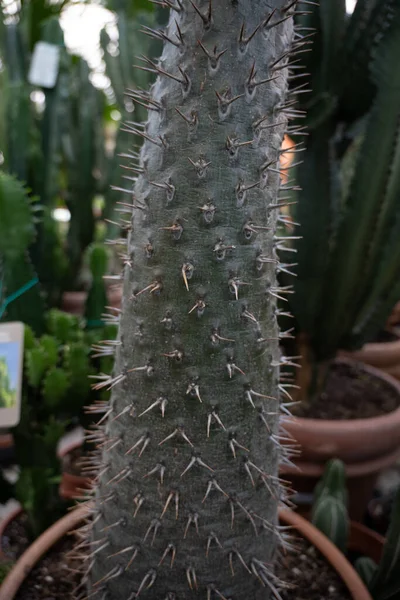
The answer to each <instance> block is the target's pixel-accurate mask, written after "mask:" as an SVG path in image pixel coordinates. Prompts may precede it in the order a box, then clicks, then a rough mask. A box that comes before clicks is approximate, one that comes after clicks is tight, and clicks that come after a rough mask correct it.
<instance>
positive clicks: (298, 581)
mask: <svg viewBox="0 0 400 600" xmlns="http://www.w3.org/2000/svg"><path fill="white" fill-rule="evenodd" d="M295 547H296V548H295V550H294V551H292V552H288V553H287V554H286V555H285V556H284V558H283V560H282V561H279V564H278V566H277V568H276V571H275V573H276V575H277V576H278V577H279V579H280V580H281V581H284V582H285V583H286V584H288V585H289V586H290V587H289V588H287V589H285V588H283V589H281V588H280V587H279V593H280V595H281V597H282V600H351V594H350V592H349V591H348V589H347V587H346V586H345V584H344V583H343V581H342V580H341V579H340V576H339V575H338V574H337V572H336V571H335V570H334V569H333V567H331V565H330V564H329V563H328V562H327V560H326V559H325V558H324V557H323V556H322V554H321V553H320V552H319V551H318V550H317V549H316V548H314V546H312V545H311V544H309V543H308V542H307V541H306V540H304V539H303V538H295Z"/></svg>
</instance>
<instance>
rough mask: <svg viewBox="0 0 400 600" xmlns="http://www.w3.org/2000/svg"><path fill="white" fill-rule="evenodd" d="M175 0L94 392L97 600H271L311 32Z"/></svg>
mask: <svg viewBox="0 0 400 600" xmlns="http://www.w3.org/2000/svg"><path fill="white" fill-rule="evenodd" d="M165 4H166V5H168V6H169V7H171V15H170V20H169V23H168V26H167V28H166V29H165V34H164V36H163V37H164V41H165V44H164V49H163V53H162V56H161V59H160V60H159V61H158V62H154V61H152V60H151V59H146V58H143V59H142V61H141V62H142V65H143V68H144V69H146V70H147V69H148V70H150V71H151V72H152V73H154V74H156V75H157V74H158V78H157V80H156V82H155V84H154V86H153V87H152V88H151V91H150V92H149V93H145V92H142V95H143V97H145V98H146V102H145V103H146V104H147V105H148V106H149V107H150V111H149V116H148V120H147V123H146V124H145V125H144V126H143V127H142V126H141V125H136V124H135V125H129V127H130V128H131V129H132V133H134V134H135V135H139V136H142V137H143V138H144V139H145V141H144V145H143V147H142V152H141V159H140V165H139V166H137V165H136V163H135V159H134V157H133V156H132V158H131V160H132V162H131V164H130V165H129V166H130V167H131V168H132V171H131V173H132V176H133V179H135V178H136V176H138V180H137V183H136V185H135V188H134V191H133V192H131V191H130V190H128V198H127V200H126V203H125V207H126V209H127V210H132V212H133V217H132V221H128V220H127V217H124V219H123V221H122V225H123V226H125V228H126V229H128V230H129V232H130V233H129V241H128V247H127V250H126V255H125V269H124V296H123V310H122V315H121V324H120V332H119V338H118V343H117V346H116V362H115V367H114V372H113V374H112V375H110V376H108V377H106V376H104V377H103V376H101V377H100V378H99V382H98V384H96V385H95V386H94V387H95V389H98V390H101V389H104V388H107V389H110V388H113V395H112V399H111V404H110V407H109V409H107V410H108V414H109V418H108V421H107V422H106V425H105V429H104V432H102V431H101V430H99V431H98V439H99V441H101V447H102V449H103V450H102V461H103V466H101V467H100V468H101V473H99V475H98V478H97V481H98V485H97V487H96V489H95V506H94V507H93V513H94V519H93V522H92V529H91V530H92V533H91V542H92V548H93V553H89V555H87V556H85V558H86V559H87V565H88V573H87V578H88V580H89V592H88V595H89V596H91V595H92V594H93V595H95V594H97V593H100V594H101V593H105V594H106V595H107V596H109V597H110V598H113V599H115V598H128V597H138V596H140V595H141V594H142V592H143V594H144V593H145V595H146V598H149V599H151V598H157V599H160V598H169V599H172V598H185V597H188V594H189V593H190V590H192V591H194V592H195V593H196V590H199V593H200V591H201V593H202V594H203V595H204V597H207V598H210V599H214V598H215V599H216V598H218V597H219V598H227V597H233V598H236V599H237V600H242V599H243V600H245V599H248V598H252V599H254V600H258V599H261V598H263V599H265V598H268V597H270V596H271V595H275V596H276V594H277V586H279V582H278V581H277V579H276V578H275V576H274V573H273V560H274V558H275V555H276V549H277V547H278V546H281V545H282V544H283V545H285V544H286V543H287V540H286V537H285V534H284V533H283V532H282V531H281V529H280V527H279V525H278V523H277V507H278V504H279V502H281V503H285V500H286V499H287V493H288V490H287V489H286V488H285V487H284V486H282V485H281V482H280V480H279V477H278V463H279V459H282V460H284V459H285V458H286V452H287V448H286V447H285V446H281V445H280V443H279V440H280V439H281V435H282V430H281V425H282V422H281V421H280V404H279V396H280V393H282V394H284V395H285V394H286V392H287V390H286V387H285V383H284V382H282V383H279V366H280V354H279V346H278V339H279V329H278V325H277V308H276V298H277V297H279V296H280V295H281V292H282V293H285V291H286V290H285V289H282V290H281V289H280V288H279V286H278V285H277V283H276V268H277V266H279V264H280V263H279V259H278V256H277V250H278V249H279V238H276V237H275V235H274V234H275V227H276V220H277V217H278V211H279V208H280V207H281V206H282V205H284V204H285V200H281V199H280V173H279V158H280V148H281V143H282V139H283V134H284V131H285V125H286V123H287V118H288V116H290V113H291V107H292V102H291V100H290V99H289V100H288V98H287V83H288V76H289V67H288V61H289V62H290V60H291V59H290V56H291V52H296V50H297V49H298V48H299V47H301V46H302V37H301V33H300V32H297V34H296V35H297V40H296V43H295V45H294V48H293V47H292V46H291V43H292V35H293V24H292V18H293V13H294V10H295V5H296V2H293V1H287V0H274V1H272V2H270V3H269V7H267V5H266V4H265V3H264V2H261V1H259V2H252V3H249V2H248V1H247V0H236V1H235V2H232V1H231V0H214V1H213V2H211V1H205V0H202V1H201V2H200V3H198V4H194V3H193V4H192V3H189V2H182V1H181V0H178V1H175V2H168V3H165ZM133 52H134V51H132V55H133ZM131 60H132V58H131ZM136 95H137V96H138V95H139V92H138V93H137V94H136ZM283 187H285V186H283ZM284 191H285V190H284ZM103 349H104V352H106V351H107V350H108V349H109V348H108V346H107V345H104V347H103ZM285 409H286V407H285V406H284V407H283V408H282V410H285ZM103 421H104V419H103ZM105 500H107V501H105ZM86 530H87V528H86ZM234 573H235V574H236V577H233V576H232V575H233V574H234Z"/></svg>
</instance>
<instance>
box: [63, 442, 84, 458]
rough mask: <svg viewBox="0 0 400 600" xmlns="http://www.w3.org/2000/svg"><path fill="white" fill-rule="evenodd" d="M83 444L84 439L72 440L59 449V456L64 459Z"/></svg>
mask: <svg viewBox="0 0 400 600" xmlns="http://www.w3.org/2000/svg"><path fill="white" fill-rule="evenodd" d="M81 446H83V440H75V441H71V442H70V443H69V444H66V445H65V448H62V450H57V457H58V458H60V459H63V458H65V457H66V456H67V454H69V453H70V452H73V451H74V450H77V449H78V448H80V447H81Z"/></svg>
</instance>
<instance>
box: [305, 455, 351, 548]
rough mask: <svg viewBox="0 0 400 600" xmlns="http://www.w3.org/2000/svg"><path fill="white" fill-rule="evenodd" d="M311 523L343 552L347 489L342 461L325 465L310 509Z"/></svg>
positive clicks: (346, 524) (332, 461)
mask: <svg viewBox="0 0 400 600" xmlns="http://www.w3.org/2000/svg"><path fill="white" fill-rule="evenodd" d="M312 523H313V524H314V525H315V526H316V527H317V528H318V529H319V530H320V531H322V533H324V534H325V535H326V536H327V537H328V538H329V539H330V540H332V542H333V543H334V544H335V545H336V546H337V547H338V548H339V549H340V550H342V552H345V550H346V547H347V540H348V535H349V518H348V514H347V489H346V475H345V468H344V464H343V463H342V461H340V460H337V459H334V460H331V461H329V462H328V463H327V465H326V467H325V470H324V474H323V477H322V479H321V480H320V481H319V483H318V485H317V487H316V490H315V497H314V504H313V508H312Z"/></svg>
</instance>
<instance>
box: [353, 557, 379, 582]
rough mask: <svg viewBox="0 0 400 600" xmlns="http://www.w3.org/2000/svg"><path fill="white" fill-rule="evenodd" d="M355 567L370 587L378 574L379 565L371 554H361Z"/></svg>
mask: <svg viewBox="0 0 400 600" xmlns="http://www.w3.org/2000/svg"><path fill="white" fill-rule="evenodd" d="M354 568H355V570H356V571H357V573H358V574H359V576H360V577H361V579H362V580H363V582H364V583H365V585H366V586H367V588H370V586H371V582H372V580H373V578H374V576H375V575H376V572H377V570H378V565H377V564H376V562H375V561H374V560H372V558H369V556H360V557H359V558H357V560H356V561H355V563H354Z"/></svg>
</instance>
